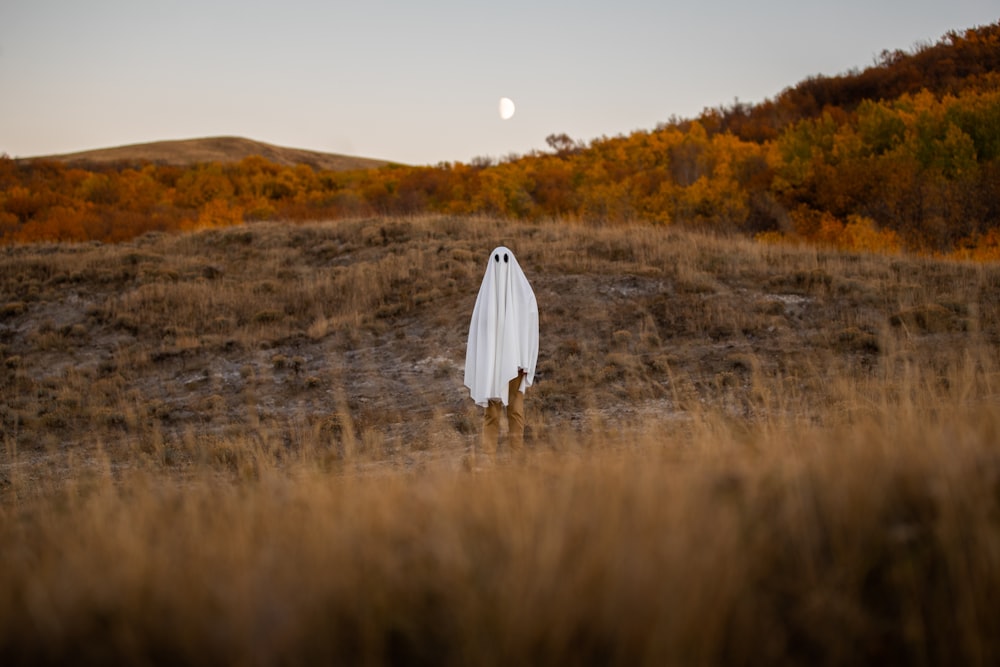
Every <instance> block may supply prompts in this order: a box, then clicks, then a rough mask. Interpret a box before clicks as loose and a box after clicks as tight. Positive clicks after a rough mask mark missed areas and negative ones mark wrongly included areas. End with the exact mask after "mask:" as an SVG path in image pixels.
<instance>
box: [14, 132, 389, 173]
mask: <svg viewBox="0 0 1000 667" xmlns="http://www.w3.org/2000/svg"><path fill="white" fill-rule="evenodd" d="M251 156H259V157H262V158H264V159H265V160H267V161H269V162H272V163H274V164H277V165H282V166H295V165H299V164H304V165H308V166H310V167H313V168H314V169H329V170H331V171H348V170H352V169H375V168H378V167H382V166H384V165H386V164H388V162H386V161H385V160H373V159H370V158H363V157H354V156H350V155H338V154H336V153H322V152H319V151H310V150H304V149H301V148H286V147H284V146H275V145H274V144H267V143H264V142H262V141H253V140H251V139H244V138H242V137H206V138H202V139H181V140H176V141H153V142H148V143H141V144H129V145H127V146H116V147H114V148H100V149H96V150H90V151H80V152H76V153H66V154H61V155H46V156H43V157H37V158H27V159H28V160H53V161H59V162H64V163H66V164H68V165H72V166H84V167H100V166H109V165H110V166H114V165H119V166H120V165H123V164H144V163H150V164H158V165H173V166H179V167H189V166H191V165H195V164H204V163H209V162H218V163H221V164H230V163H236V162H239V161H240V160H243V159H244V158H248V157H251Z"/></svg>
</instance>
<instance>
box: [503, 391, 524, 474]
mask: <svg viewBox="0 0 1000 667" xmlns="http://www.w3.org/2000/svg"><path fill="white" fill-rule="evenodd" d="M523 377H524V373H518V375H517V377H516V378H514V379H513V380H511V381H510V384H509V385H508V387H507V390H508V392H509V393H508V396H509V398H508V399H507V430H508V433H509V437H510V451H511V452H512V453H515V454H520V453H521V452H522V451H523V450H524V394H522V393H521V392H520V391H518V389H519V388H520V386H521V380H522V378H523Z"/></svg>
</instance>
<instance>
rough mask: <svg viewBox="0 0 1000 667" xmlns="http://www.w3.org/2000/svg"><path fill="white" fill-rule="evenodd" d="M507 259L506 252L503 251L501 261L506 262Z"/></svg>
mask: <svg viewBox="0 0 1000 667" xmlns="http://www.w3.org/2000/svg"><path fill="white" fill-rule="evenodd" d="M507 261H508V259H507V253H504V254H503V263H504V264H506V263H507Z"/></svg>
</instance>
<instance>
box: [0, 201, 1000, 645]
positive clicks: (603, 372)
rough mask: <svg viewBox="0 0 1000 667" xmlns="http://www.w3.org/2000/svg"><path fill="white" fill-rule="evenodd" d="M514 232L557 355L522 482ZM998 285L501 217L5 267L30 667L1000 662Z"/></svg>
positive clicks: (96, 251)
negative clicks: (511, 381) (490, 292)
mask: <svg viewBox="0 0 1000 667" xmlns="http://www.w3.org/2000/svg"><path fill="white" fill-rule="evenodd" d="M501 243H503V244H505V245H508V246H509V247H511V248H512V249H513V250H514V252H515V253H516V255H517V257H518V260H519V263H520V264H521V265H522V267H524V269H525V272H526V274H527V276H528V278H529V280H530V281H531V283H532V285H533V287H534V290H535V293H536V295H537V298H538V303H539V310H540V317H541V321H540V328H541V349H540V354H539V373H538V379H537V384H536V386H534V387H532V388H531V389H530V390H529V393H528V396H527V409H528V422H529V434H528V442H527V445H528V448H527V449H528V452H527V457H526V459H525V460H523V461H509V460H508V459H507V458H506V456H501V458H500V460H499V461H498V462H497V463H496V464H495V465H489V464H488V462H486V461H484V460H483V459H482V457H481V456H479V453H478V451H477V439H478V433H479V419H480V412H479V409H478V408H475V406H473V405H472V404H471V400H470V399H469V398H468V396H467V393H466V390H464V388H463V387H462V365H463V360H464V351H465V335H466V332H467V327H468V320H469V316H470V314H471V309H472V305H473V303H474V300H475V295H476V291H477V289H478V286H479V282H480V279H481V277H482V272H483V271H484V267H485V264H484V261H485V260H484V258H485V256H486V254H487V253H488V252H489V250H490V249H492V248H493V247H494V246H495V245H498V244H501ZM998 287H1000V268H997V267H994V266H991V265H972V264H964V263H955V262H944V261H931V260H925V259H915V258H908V257H880V256H874V255H865V254H844V253H836V252H827V251H818V250H816V249H805V248H794V247H779V246H769V245H762V244H753V243H751V242H749V241H746V240H743V239H731V238H721V237H714V236H709V235H699V234H693V233H690V232H685V231H682V230H677V229H664V228H653V227H649V226H635V227H624V228H623V227H618V228H608V227H590V226H584V225H574V224H566V223H547V224H522V223H516V222H509V221H501V220H497V219H493V218H456V217H418V218H367V219H350V220H343V221H337V222H326V223H308V224H301V225H277V224H270V223H259V224H253V225H248V226H245V227H240V228H230V229H222V230H211V231H205V232H200V233H195V234H185V235H176V236H175V235H162V234H161V235H157V234H150V235H146V236H143V237H141V238H138V239H135V240H133V241H130V242H127V243H122V244H119V245H113V246H106V245H100V244H77V245H40V246H35V245H20V246H8V247H5V248H3V249H2V254H0V307H2V310H0V345H2V348H0V356H2V365H0V372H2V376H0V387H2V393H3V396H4V404H3V406H2V410H3V412H2V415H0V416H2V419H3V434H4V436H3V444H4V447H3V450H2V455H0V456H2V458H0V541H2V543H3V544H5V545H7V546H6V547H5V548H4V549H2V550H0V661H2V662H3V663H4V664H18V663H32V664H38V663H40V662H51V663H58V662H64V661H66V660H70V659H71V660H72V661H73V662H75V663H77V664H85V663H91V662H100V663H107V662H115V661H121V660H125V661H128V662H177V661H182V662H187V663H205V664H209V663H218V662H246V663H254V664H274V663H283V662H293V663H302V662H316V661H336V662H347V663H359V662H364V663H390V662H391V663H397V664H398V663H421V664H426V663H434V664H469V663H475V664H494V663H495V664H501V663H503V664H511V663H520V664H523V663H526V662H535V663H538V662H545V663H560V664H563V663H579V662H601V663H620V664H643V663H645V664H734V663H751V662H752V663H768V664H775V663H782V664H809V665H815V664H858V663H878V664H914V663H936V664H942V663H943V664H990V663H994V662H995V661H996V660H997V659H998V658H1000V643H998V641H997V637H996V635H995V633H994V632H993V624H994V619H995V618H996V616H997V613H998V612H1000V609H998V608H997V603H996V601H997V600H1000V556H998V554H1000V525H998V523H997V521H996V517H997V516H998V512H1000V496H998V495H997V493H996V490H997V489H998V488H1000V453H998V451H997V449H996V446H995V444H996V438H997V433H1000V409H998V404H997V395H998V388H1000V359H998V355H997V350H998V349H1000V348H998V345H997V344H998V342H1000V297H998V294H1000V290H998ZM505 451H506V450H505V449H504V448H501V454H504V453H505Z"/></svg>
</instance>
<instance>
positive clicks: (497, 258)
mask: <svg viewBox="0 0 1000 667" xmlns="http://www.w3.org/2000/svg"><path fill="white" fill-rule="evenodd" d="M493 259H495V260H496V261H498V262H499V261H500V254H499V253H497V254H496V255H493Z"/></svg>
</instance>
